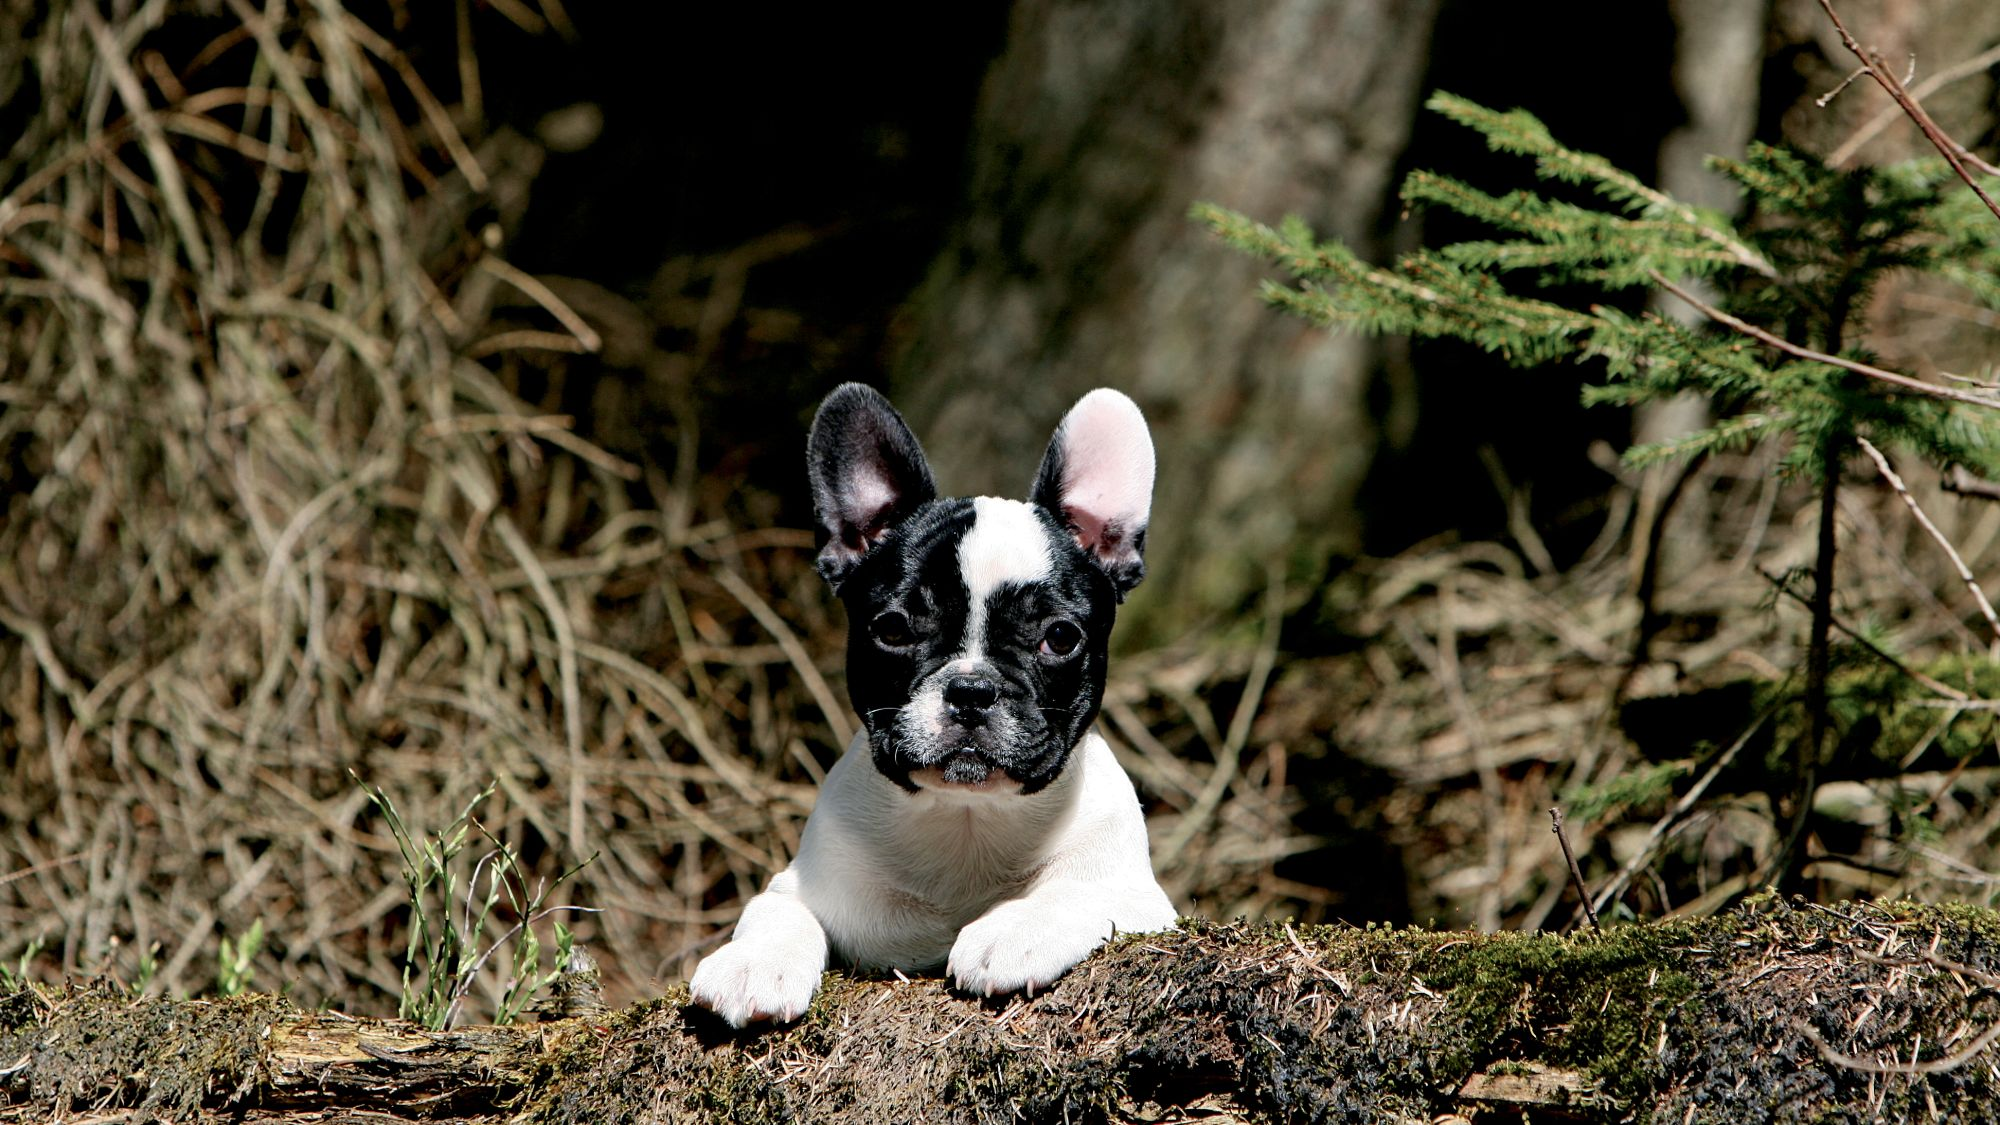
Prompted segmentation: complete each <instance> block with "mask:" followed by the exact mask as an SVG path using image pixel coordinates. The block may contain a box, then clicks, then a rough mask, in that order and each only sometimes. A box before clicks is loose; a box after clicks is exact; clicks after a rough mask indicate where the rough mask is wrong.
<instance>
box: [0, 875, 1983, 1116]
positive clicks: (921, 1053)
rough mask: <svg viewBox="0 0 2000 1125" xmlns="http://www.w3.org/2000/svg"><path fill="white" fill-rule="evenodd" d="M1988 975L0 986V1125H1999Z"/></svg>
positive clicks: (1751, 954)
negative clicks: (577, 1013) (464, 1015)
mask: <svg viewBox="0 0 2000 1125" xmlns="http://www.w3.org/2000/svg"><path fill="white" fill-rule="evenodd" d="M1996 964H2000V917H1996V916H1995V915H1994V914H1992V913H1990V912H1987V911H1981V910H1975V909H1971V908H1964V907H1924V906H1913V905H1908V904H1895V905H1888V906H1881V905H1865V904H1861V905H1856V904H1848V905H1842V906H1838V907H1809V908H1807V907H1800V908H1794V907H1792V906H1789V905H1786V904H1785V903H1784V902H1783V901H1782V900H1778V899H1773V898H1766V899H1763V900H1760V901H1757V902H1754V903H1753V904H1752V905H1750V906H1748V907H1746V908H1744V909H1742V910H1740V911H1738V912H1736V913H1733V914H1730V915H1726V916H1723V917H1720V918H1712V919H1706V920H1701V921H1693V922H1666V923H1654V924H1642V925H1630V926H1620V927H1614V928H1612V929H1610V930H1607V931H1606V932H1605V933H1604V934H1603V935H1602V936H1592V935H1575V936H1569V937H1561V936H1556V935H1551V934H1489V935H1478V934H1470V933H1462V932H1433V931H1424V930H1416V929H1409V930H1390V929H1386V928H1383V929H1368V930H1356V929H1353V928H1351V927H1347V928H1323V929H1320V928H1316V929H1310V930H1306V931H1294V930H1292V929H1291V928H1289V927H1269V926H1267V927H1261V928H1250V927H1246V926H1241V925H1235V926H1217V925H1207V924H1200V925H1193V926H1191V927H1190V928H1189V929H1187V930H1183V931H1180V932H1176V933H1168V934H1155V935H1141V936H1136V937H1131V938H1126V939H1123V940H1121V941H1119V942H1118V943H1116V944H1115V945H1114V946H1113V947H1112V948H1110V949H1107V950H1104V951H1102V952H1100V953H1098V954H1097V955H1095V956H1093V957H1092V958H1091V959H1089V960H1088V961H1086V962H1085V963H1084V964H1083V965H1081V966H1079V967H1078V968H1077V969H1076V970H1074V971H1072V972H1071V973H1070V974H1069V975H1068V976H1067V977H1065V978H1064V979H1063V980H1061V981H1060V982H1059V983H1058V984H1057V985H1056V986H1055V987H1054V988H1053V989H1051V990H1050V991H1049V992H1048V993H1047V994H1046V995H1044V996H1041V997H1038V998H1034V999H1029V1000H1019V999H1009V1000H994V1001H985V1002H982V1001H978V1000H972V999H966V998H963V997H960V996H958V995H956V994H954V993H952V992H950V991H949V990H947V989H945V988H944V987H943V986H942V985H941V984H940V983H939V982H937V981H932V980H919V981H910V982H903V981H880V980H878V981H858V980H852V979H849V978H845V977H842V976H840V975H838V974H835V975H830V976H829V977H828V978H827V982H826V985H825V987H824V989H823V990H822V993H821V996H820V998H819V999H818V1000H816V1001H815V1002H814V1004H813V1007H812V1009H811V1010H810V1011H809V1012H808V1013H807V1014H806V1016H805V1018H804V1019H802V1020H801V1021H800V1022H799V1023H798V1024H796V1025H795V1026H792V1027H790V1028H786V1029H782V1030H777V1031H768V1032H761V1033H760V1032H751V1033H747V1034H741V1035H737V1034H732V1033H730V1032H728V1031H727V1030H726V1029H724V1028H722V1027H721V1026H720V1025H719V1024H718V1023H717V1022H716V1021H714V1020H713V1019H712V1018H711V1017H709V1016H707V1015H706V1014H705V1013H700V1012H694V1011H691V1010H688V1009H686V1008H684V1007H683V1005H682V1003H681V1000H682V997H681V995H680V994H679V993H678V992H677V993H676V994H675V995H672V996H669V997H668V998H666V999H664V1000H660V1001H654V1002H650V1003H644V1004H639V1005H636V1006H634V1007H632V1008H629V1009H626V1010H623V1011H619V1012H610V1013H598V1014H594V1015H586V1016H583V1017H581V1018H573V1019H564V1020H558V1021H555V1022H551V1023H545V1024H541V1025H534V1026H527V1027H511V1028H495V1027H478V1028H466V1029H462V1030H458V1031H451V1032H429V1031H424V1030H421V1029H418V1028H415V1027H412V1026H410V1025H408V1024H403V1023H395V1022H388V1021H380V1020H356V1019H353V1018H350V1017H347V1016H342V1015H339V1014H336V1013H306V1012H300V1011H297V1010H294V1009H292V1008H291V1007H290V1006H289V1005H287V1004H285V1003H284V1002H283V1001H281V1000H275V999H272V998H268V997H240V998H237V999H234V1000H217V1001H169V1000H159V999H142V1000H131V999H128V998H127V997H126V996H125V995H124V994H123V993H122V992H120V991H118V990H116V989H112V988H108V987H107V988H100V989H95V990H93V989H73V990H71V991H70V992H68V993H62V994H55V995H49V994H44V993H42V992H39V991H31V990H28V989H25V988H23V989H17V990H15V991H13V992H11V993H0V1122H8V1121H45V1120H51V1119H55V1118H60V1117H62V1116H63V1115H66V1114H69V1113H73V1112H79V1111H81V1110H82V1109H84V1108H85V1107H89V1108H92V1109H103V1108H108V1107H112V1106H122V1107H129V1108H132V1109H135V1110H137V1112H136V1113H135V1114H133V1115H131V1117H133V1118H137V1119H140V1120H162V1119H163V1120H180V1121H214V1122H221V1121H225V1120H227V1121H261V1122H271V1121H297V1122H304V1121H319V1122H324V1121H328V1120H336V1121H360V1120H368V1121H378V1122H379V1121H404V1120H418V1119H422V1120H429V1121H488V1120H501V1119H505V1120H529V1121H540V1122H591V1123H594V1125H595V1123H610V1122H624V1121H734V1122H758V1121H814V1122H912V1121H922V1122H960V1121H963V1122H984V1121H993V1122H1002V1121H1011V1120H1026V1121H1117V1122H1140V1121H1163V1120H1186V1119H1189V1118H1190V1117H1199V1119H1200V1120H1204V1121H1222V1122H1228V1121H1392V1122H1431V1121H1445V1120H1458V1121H1470V1120H1494V1121H1502V1120H1504V1121H1523V1120H1526V1121H1622V1120H1630V1119H1634V1118H1636V1119H1640V1120H1656V1121H1674V1122H1680V1121H1718V1122H1719V1121H1728V1122H1732V1123H1754V1122H1766V1121H1816V1120H1895V1121H1910V1122H1931V1121H1954V1122H1979V1121H1996V1120H2000V1070H1996V1068H1995V1065H1994V1063H1995V1054H1994V1051H1993V1050H1992V1044H1993V1042H1994V1041H1995V1040H1996V1039H2000V999H1996V996H2000V990H1996V985H2000V977H1996V976H1995V975H1994V972H1993V966H1995V965H1996ZM1450 1115H1458V1116H1456V1117H1453V1116H1450ZM96 1119H99V1120H104V1119H106V1118H96ZM120 1119H131V1118H120Z"/></svg>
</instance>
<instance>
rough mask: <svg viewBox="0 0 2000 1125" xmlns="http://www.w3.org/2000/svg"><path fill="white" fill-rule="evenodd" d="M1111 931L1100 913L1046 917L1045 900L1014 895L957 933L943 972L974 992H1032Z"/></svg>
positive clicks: (959, 985)
mask: <svg viewBox="0 0 2000 1125" xmlns="http://www.w3.org/2000/svg"><path fill="white" fill-rule="evenodd" d="M1112 930H1113V926H1112V924H1111V920H1110V919H1109V918H1106V917H1104V916H1102V915H1093V914H1090V913H1073V914H1069V915H1068V916H1067V917H1051V916H1050V910H1049V908H1048V906H1047V905H1046V904H1041V903H1035V902H1031V901H1029V900H1026V899H1016V900H1014V901H1013V902H1007V903H1002V904H1000V905H999V906H996V907H994V908H993V909H992V910H989V911H987V912H986V913H985V914H984V915H983V916H981V917H980V918H978V919H977V920H975V921H973V922H972V923H971V924H969V925H967V926H966V927H965V928H964V929H962V930H960V931H959V932H958V940H957V941H955V942H953V943H952V947H951V959H950V961H948V962H947V963H946V965H945V971H946V972H947V973H949V974H950V975H951V979H952V981H953V982H954V983H955V984H957V985H958V987H960V988H962V989H964V990H965V991H967V992H972V993H977V994H978V995H980V996H996V995H999V994H1001V993H1005V992H1022V991H1025V992H1027V994H1028V995H1030V996H1033V995H1034V994H1035V993H1037V992H1039V991H1041V990H1042V989H1045V988H1047V987H1048V986H1049V985H1051V984H1053V983H1055V979H1056V978H1057V977H1059V976H1061V975H1063V974H1064V973H1066V972H1068V971H1069V969H1070V966H1072V965H1075V964H1076V963H1077V962H1078V961H1081V960H1083V959H1084V958H1085V957H1088V956H1090V951H1091V950H1093V949H1096V948H1097V947H1098V946H1100V945H1103V944H1104V943H1105V942H1106V941H1108V940H1110V938H1111V934H1112Z"/></svg>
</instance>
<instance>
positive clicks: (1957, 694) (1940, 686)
mask: <svg viewBox="0 0 2000 1125" xmlns="http://www.w3.org/2000/svg"><path fill="white" fill-rule="evenodd" d="M1757 573H1758V575H1759V576H1760V577H1762V578H1763V579H1764V581H1766V582H1769V583H1770V584H1771V585H1772V586H1774V587H1776V588H1777V590H1778V592H1779V593H1782V594H1784V595H1785V596H1786V597H1788V598H1791V599H1792V600H1793V601H1795V602H1798V603H1800V604H1801V605H1811V604H1812V603H1811V602H1809V601H1807V600H1806V599H1805V598H1804V597H1803V596H1801V595H1800V594H1799V592H1798V591H1797V590H1794V589H1792V588H1791V587H1789V586H1787V585H1785V583H1784V581H1783V580H1782V579H1780V578H1779V577H1778V576H1777V575H1775V574H1772V573H1770V572H1769V571H1767V570H1765V569H1764V568H1763V567H1761V566H1760V567H1758V568H1757ZM1833 628H1834V630H1835V631H1836V632H1838V633H1840V634H1841V635H1842V636H1844V637H1846V638H1847V639H1848V640H1850V641H1853V642H1854V643H1855V644H1858V645H1860V646H1861V647H1862V648H1865V649H1867V650H1868V651H1869V652H1870V653H1872V654H1874V656H1875V658H1876V659H1877V660H1880V661H1882V662H1883V663H1884V664H1887V665H1888V666H1889V667H1891V668H1894V669H1895V670H1896V671H1898V672H1901V673H1902V674H1903V675H1905V676H1908V677H1909V678H1911V679H1912V680H1915V681H1916V682H1918V683H1920V684H1922V685H1924V686H1925V687H1927V688H1929V689H1930V690H1932V691H1934V692H1936V693H1937V694H1939V695H1942V696H1944V697H1945V698H1946V699H1954V700H1958V701H1959V702H1964V701H1966V700H1969V699H1971V698H1972V697H1971V696H1969V695H1967V694H1965V693H1964V692H1962V691H1960V690H1958V689H1957V688H1955V687H1953V686H1951V685H1950V684H1948V683H1945V682H1944V681H1943V680H1940V679H1937V678H1936V677H1934V676H1926V675H1924V674H1923V673H1922V672H1919V671H1917V670H1916V669H1915V668H1912V667H1910V666H1909V665H1907V664H1905V663H1903V662H1902V661H1901V660H1898V659H1896V657H1895V656H1894V655H1892V654H1891V653H1889V652H1888V651H1887V650H1885V649H1883V648H1882V647H1881V646H1880V645H1878V644H1876V643H1875V642H1874V641H1871V640H1869V639H1868V638H1867V637H1864V636H1862V635H1861V634H1860V633H1857V632H1855V631H1854V629H1853V628H1851V627H1849V626H1847V625H1844V624H1842V623H1841V621H1840V619H1839V618H1838V617H1836V618H1834V619H1833Z"/></svg>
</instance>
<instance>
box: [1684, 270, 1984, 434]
mask: <svg viewBox="0 0 2000 1125" xmlns="http://www.w3.org/2000/svg"><path fill="white" fill-rule="evenodd" d="M1647 272H1648V273H1650V274H1651V275H1652V278H1653V283H1654V284H1655V285H1658V286H1659V287H1660V288H1662V289H1665V290H1666V291H1667V292H1669V293H1672V294H1673V295H1674V296H1676V297H1679V298H1680V299H1681V300H1683V301H1685V302H1687V303H1688V305H1689V306H1691V307H1692V308H1693V309H1694V310H1695V311H1696V312H1699V313H1701V314H1702V315H1703V316H1705V317H1707V318H1709V319H1710V320H1712V321H1715V322H1716V323H1717V324H1720V325H1724V326H1725V327H1728V328H1732V329H1734V330H1736V331H1737V332H1740V333H1742V334H1743V335H1745V336H1748V337H1750V338H1751V339H1753V340H1757V341H1759V342H1761V343H1764V344H1768V345H1770V346H1771V347H1774V348H1776V349H1778V350H1779V351H1781V352H1784V353H1785V354H1786V355H1791V356H1797V357H1798V358H1799V359H1807V360H1811V361H1813V362H1814V363H1824V364H1827V365H1828V366H1830V367H1838V368H1840V369H1842V370H1843V371H1852V372H1854V373H1855V374H1856V375H1866V376H1867V377H1868V378H1870V379H1875V380H1879V381H1881V382H1884V383H1888V384H1890V385H1892V386H1894V387H1896V388H1898V389H1900V390H1904V391H1909V392H1912V393H1915V394H1921V395H1929V396H1930V397H1932V398H1941V399H1948V400H1950V401H1952V402H1963V403H1969V404H1971V405H1973V406H1983V407H1985V408H1987V409H1988V410H2000V399H1996V398H1994V397H1992V396H1990V395H1976V394H1972V393H1970V392H1967V391H1961V390H1955V389H1953V388H1951V387H1940V386H1938V385H1937V384H1936V383H1926V382H1924V381H1923V380H1922V379H1918V378H1915V377H1913V376H1909V375H1904V374H1902V373H1901V372H1897V371H1890V370H1887V369H1885V368H1881V367H1876V366H1875V365H1874V364H1870V363H1862V362H1860V361H1858V360H1852V359H1847V358H1844V357H1842V356H1837V355H1829V354H1828V353H1826V352H1822V351H1818V350H1816V349H1814V348H1808V347H1805V346H1804V345H1802V344H1794V343H1792V342H1791V341H1790V340H1787V339H1785V338H1784V337H1783V336H1779V335H1776V334H1775V333H1772V332H1767V331H1765V330H1764V329H1762V328H1759V327H1757V326H1756V325H1754V324H1751V323H1750V322H1749V321H1746V320H1742V319H1740V318H1738V317H1734V316H1731V315H1729V314H1728V313H1726V312H1723V311H1722V310H1721V309H1718V308H1716V307H1715V306H1714V305H1711V304H1709V303H1708V302H1706V301H1704V300H1702V299H1701V298H1700V297H1697V296H1695V295H1694V294H1693V293H1691V292H1689V291H1688V290H1686V289H1684V288H1682V287H1681V286H1679V285H1675V284H1674V283H1673V282H1671V281H1669V280H1667V276H1666V275H1665V274H1663V273H1661V272H1660V271H1658V270H1649V271H1647Z"/></svg>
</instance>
